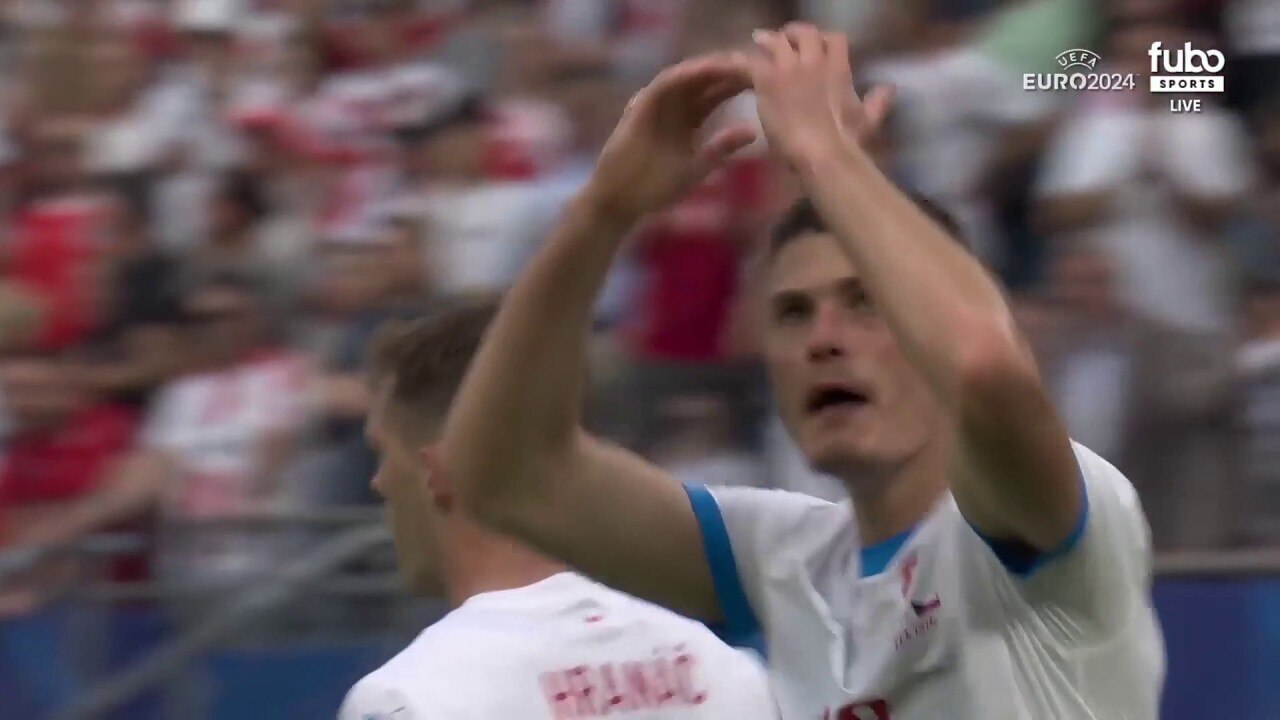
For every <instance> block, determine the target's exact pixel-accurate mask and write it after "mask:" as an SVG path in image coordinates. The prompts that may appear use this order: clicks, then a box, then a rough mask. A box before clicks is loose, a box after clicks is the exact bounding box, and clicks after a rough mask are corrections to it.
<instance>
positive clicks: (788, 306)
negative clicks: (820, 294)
mask: <svg viewBox="0 0 1280 720" xmlns="http://www.w3.org/2000/svg"><path fill="white" fill-rule="evenodd" d="M812 310H813V303H811V302H809V300H808V299H807V298H803V297H798V296H788V297H781V298H778V299H777V301H776V302H774V304H773V319H774V321H775V322H778V323H780V324H789V323H796V322H800V321H803V320H804V319H805V318H808V317H809V315H810V314H811V313H812Z"/></svg>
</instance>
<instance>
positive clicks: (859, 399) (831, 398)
mask: <svg viewBox="0 0 1280 720" xmlns="http://www.w3.org/2000/svg"><path fill="white" fill-rule="evenodd" d="M868 402H869V399H868V398H867V396H866V394H865V393H862V392H859V391H857V390H854V389H853V388H850V387H845V386H841V385H823V386H820V387H817V388H814V390H813V391H812V392H810V393H809V400H808V403H807V404H806V406H805V407H806V409H807V410H808V412H809V414H811V415H816V414H818V413H821V412H823V411H826V410H830V409H832V408H860V407H863V406H865V405H866V404H867V403H868Z"/></svg>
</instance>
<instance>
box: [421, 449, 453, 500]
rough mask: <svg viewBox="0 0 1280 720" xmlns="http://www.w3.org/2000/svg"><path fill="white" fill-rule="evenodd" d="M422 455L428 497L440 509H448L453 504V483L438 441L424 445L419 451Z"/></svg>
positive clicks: (424, 481)
mask: <svg viewBox="0 0 1280 720" xmlns="http://www.w3.org/2000/svg"><path fill="white" fill-rule="evenodd" d="M419 453H420V454H421V457H422V467H423V473H422V475H423V483H424V484H425V486H426V490H427V497H428V498H430V499H431V503H432V504H433V505H435V506H436V507H437V508H439V509H440V510H448V509H449V508H450V507H452V506H453V484H452V483H450V482H449V477H448V475H447V473H446V472H445V464H444V458H443V457H442V456H441V449H440V445H439V444H438V443H431V444H429V445H423V446H422V449H421V450H420V451H419Z"/></svg>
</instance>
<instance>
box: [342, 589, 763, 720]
mask: <svg viewBox="0 0 1280 720" xmlns="http://www.w3.org/2000/svg"><path fill="white" fill-rule="evenodd" d="M606 715H607V716H610V717H618V718H621V719H622V720H627V719H628V718H634V719H635V720H660V719H669V720H684V719H686V718H688V719H689V720H694V719H705V720H712V719H713V718H714V719H716V720H722V719H723V718H735V719H739V718H740V719H742V720H764V719H766V718H768V719H773V718H776V717H777V710H776V705H775V703H774V701H773V698H772V696H771V695H770V693H769V690H768V679H767V677H766V675H765V672H764V669H763V667H762V666H761V665H760V663H759V661H758V660H757V659H756V658H755V657H754V656H751V655H748V654H746V653H744V652H742V651H739V650H734V649H732V648H730V647H728V646H727V645H724V644H723V643H721V642H720V640H719V639H717V638H716V636H715V635H714V634H713V633H712V632H711V631H710V630H708V629H707V628H705V627H704V626H702V625H700V624H698V623H695V622H693V621H691V620H688V619H686V618H683V617H681V616H679V615H677V614H675V613H672V612H670V611H668V610H665V609H663V608H659V607H657V606H655V605H651V604H649V603H646V602H644V601H641V600H637V599H635V598H633V597H630V596H628V595H624V594H622V593H620V592H617V591H615V590H611V589H609V588H607V587H604V586H603V585H600V584H598V583H594V582H592V581H590V580H587V579H586V578H584V577H582V576H579V575H575V574H573V573H568V572H566V573H560V574H558V575H553V576H551V577H549V578H547V579H545V580H542V581H540V582H537V583H534V584H533V585H528V586H525V587H521V588H516V589H513V590H501V591H496V592H488V593H483V594H480V595H476V596H475V597H472V598H471V599H469V600H467V601H466V602H464V603H463V604H462V605H461V606H460V607H458V608H457V609H456V610H454V611H453V612H451V613H449V614H448V615H446V616H445V617H444V618H443V619H441V620H440V621H439V622H437V623H435V624H433V625H432V626H431V627H429V628H427V629H426V630H425V631H423V633H422V634H421V635H419V636H418V638H417V639H416V640H414V641H413V643H412V644H410V645H409V647H408V648H406V649H405V650H404V651H403V652H401V653H400V654H399V655H396V656H395V657H394V658H392V659H391V660H390V661H389V662H387V664H386V665H383V666H382V667H381V668H379V669H378V670H375V671H374V672H373V673H371V674H370V675H368V676H367V677H365V678H364V679H363V680H361V681H360V682H359V683H357V684H356V685H355V687H353V688H352V689H351V692H350V693H349V694H348V695H347V699H346V701H345V702H344V703H343V706H342V710H341V711H340V713H339V720H423V718H425V719H426V720H441V719H442V718H443V719H447V720H492V719H493V718H521V719H522V720H587V719H588V718H596V717H603V716H606Z"/></svg>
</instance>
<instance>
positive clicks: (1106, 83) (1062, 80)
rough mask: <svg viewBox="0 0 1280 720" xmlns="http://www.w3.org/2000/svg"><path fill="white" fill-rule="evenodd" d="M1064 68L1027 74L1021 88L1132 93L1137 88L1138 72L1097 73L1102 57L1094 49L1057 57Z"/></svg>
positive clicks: (1075, 50) (1055, 59) (1069, 52)
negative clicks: (1130, 91) (1123, 91)
mask: <svg viewBox="0 0 1280 720" xmlns="http://www.w3.org/2000/svg"><path fill="white" fill-rule="evenodd" d="M1053 59H1054V61H1055V62H1056V63H1057V64H1058V67H1059V68H1061V69H1060V70H1059V71H1058V72H1051V73H1026V74H1025V75H1023V76H1022V89H1023V90H1032V91H1045V90H1048V91H1053V92H1063V91H1067V90H1077V91H1079V90H1084V91H1088V92H1096V91H1106V92H1112V91H1119V90H1133V89H1135V88H1136V87H1137V86H1138V75H1137V74H1136V73H1109V72H1098V71H1097V67H1098V64H1099V63H1100V62H1101V61H1102V57H1101V56H1100V55H1098V53H1096V52H1094V51H1092V50H1085V49H1082V48H1076V49H1074V50H1066V51H1064V52H1060V53H1058V54H1057V55H1056V56H1054V58H1053Z"/></svg>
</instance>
